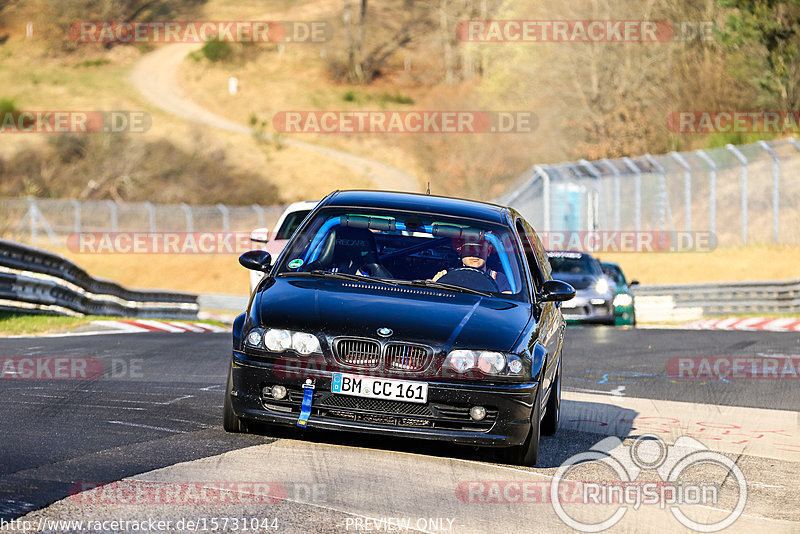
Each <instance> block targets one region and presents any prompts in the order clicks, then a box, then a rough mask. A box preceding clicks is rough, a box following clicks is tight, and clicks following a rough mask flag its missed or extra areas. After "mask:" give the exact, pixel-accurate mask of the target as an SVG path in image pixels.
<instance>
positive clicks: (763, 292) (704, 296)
mask: <svg viewBox="0 0 800 534" xmlns="http://www.w3.org/2000/svg"><path fill="white" fill-rule="evenodd" d="M631 290H632V292H633V294H634V296H636V297H670V298H671V299H672V301H673V306H674V307H675V308H701V309H702V312H703V315H723V314H738V313H800V280H770V281H754V282H719V283H702V284H670V285H658V286H639V287H633V288H631Z"/></svg>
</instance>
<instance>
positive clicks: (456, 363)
mask: <svg viewBox="0 0 800 534" xmlns="http://www.w3.org/2000/svg"><path fill="white" fill-rule="evenodd" d="M476 361H477V358H476V356H475V353H474V352H473V351H471V350H454V351H451V352H450V354H448V355H447V359H446V360H445V362H444V364H445V365H449V366H450V367H451V368H452V369H453V370H454V371H455V372H457V373H466V372H467V371H469V370H470V369H473V368H474V367H475V362H476Z"/></svg>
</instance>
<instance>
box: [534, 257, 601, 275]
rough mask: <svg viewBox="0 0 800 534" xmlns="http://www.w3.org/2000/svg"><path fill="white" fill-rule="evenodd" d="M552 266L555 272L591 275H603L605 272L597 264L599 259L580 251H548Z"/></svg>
mask: <svg viewBox="0 0 800 534" xmlns="http://www.w3.org/2000/svg"><path fill="white" fill-rule="evenodd" d="M547 255H548V259H549V260H550V267H551V268H552V269H553V274H554V275H555V274H556V273H564V274H585V275H591V276H601V275H602V274H603V272H602V271H601V270H600V266H599V265H598V264H597V260H595V259H594V258H592V257H591V256H589V255H587V254H581V253H580V252H548V253H547Z"/></svg>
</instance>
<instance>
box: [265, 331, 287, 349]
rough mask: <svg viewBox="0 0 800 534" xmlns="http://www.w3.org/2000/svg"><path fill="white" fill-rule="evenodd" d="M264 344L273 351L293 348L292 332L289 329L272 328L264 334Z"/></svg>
mask: <svg viewBox="0 0 800 534" xmlns="http://www.w3.org/2000/svg"><path fill="white" fill-rule="evenodd" d="M264 346H265V347H267V349H268V350H271V351H272V352H283V351H285V350H289V349H290V348H292V333H291V332H289V331H288V330H277V329H275V328H270V329H269V330H267V333H266V334H264Z"/></svg>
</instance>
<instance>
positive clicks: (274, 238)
mask: <svg viewBox="0 0 800 534" xmlns="http://www.w3.org/2000/svg"><path fill="white" fill-rule="evenodd" d="M317 204H319V201H317V200H306V201H303V202H294V203H292V204H289V206H287V207H286V209H285V210H284V211H283V213H282V214H281V216H280V218H279V219H278V222H277V223H276V224H275V228H276V230H275V231H274V232H272V234H271V235H270V231H269V228H256V229H255V230H253V231H252V232H250V241H251V243H252V244H253V250H256V249H259V250H266V251H267V252H269V253H270V255H271V256H272V259H273V262H274V261H275V259H276V258H277V257H278V255H279V254H280V253H281V252H283V247H285V246H286V243H288V242H289V238H291V237H292V234H294V231H295V230H297V227H298V226H300V223H301V222H303V219H305V218H306V216H307V215H308V214H309V213H311V210H313V209H314V208H316V207H317ZM263 277H264V273H263V272H261V271H250V292H251V293H252V292H253V290H254V289H255V288H256V286H257V285H258V283H259V282H260V281H261V279H262V278H263Z"/></svg>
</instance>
